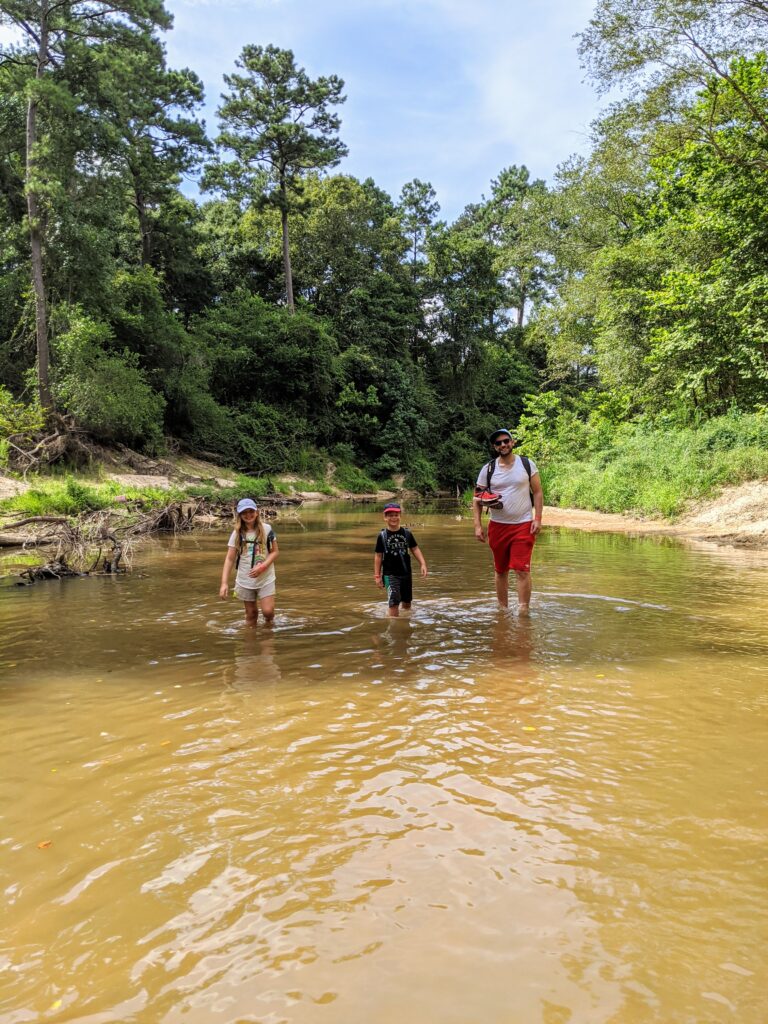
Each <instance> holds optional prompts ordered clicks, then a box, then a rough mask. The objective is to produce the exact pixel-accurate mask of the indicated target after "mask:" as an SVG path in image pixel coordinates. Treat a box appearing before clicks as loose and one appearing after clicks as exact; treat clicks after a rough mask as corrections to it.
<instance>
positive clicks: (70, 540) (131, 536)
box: [0, 498, 277, 584]
mask: <svg viewBox="0 0 768 1024" xmlns="http://www.w3.org/2000/svg"><path fill="white" fill-rule="evenodd" d="M137 504H138V503H137ZM132 505H133V503H132ZM231 514H232V506H231V503H229V502H226V503H225V502H211V501H208V500H206V499H205V498H194V499H189V500H186V501H170V502H168V504H167V505H163V506H162V507H160V508H154V509H151V510H150V511H146V512H144V511H141V509H140V508H137V507H135V506H134V507H131V508H127V507H126V505H125V504H123V505H121V506H120V507H118V508H111V509H102V510H101V511H98V512H89V513H87V514H84V515H81V516H80V517H79V518H78V519H77V520H70V519H67V518H65V517H63V516H26V517H25V518H23V519H19V520H17V521H16V522H12V523H6V524H5V525H4V527H3V529H4V530H5V531H8V532H6V533H2V534H0V544H2V543H3V539H7V543H6V546H11V545H14V544H15V545H17V546H19V547H21V546H22V545H23V546H25V547H29V546H31V545H32V544H34V545H43V544H47V545H55V547H56V550H55V554H54V556H53V558H51V559H50V560H49V561H48V562H46V563H45V564H44V565H39V566H32V567H29V568H26V569H24V571H23V572H21V573H20V576H19V579H18V582H20V583H25V584H29V583H34V582H36V581H38V580H44V579H62V578H64V577H68V576H92V575H104V574H114V573H123V572H126V571H127V569H128V568H129V567H130V564H131V556H132V553H133V549H134V547H135V545H136V544H137V543H138V542H139V541H140V540H141V538H142V537H145V536H148V535H150V534H153V533H183V532H188V531H191V530H194V529H195V526H196V524H197V525H199V524H200V521H201V519H203V520H206V521H207V522H208V523H209V524H210V523H211V522H213V523H216V522H219V521H220V520H221V519H223V518H229V517H230V516H231ZM261 514H262V516H263V517H264V518H265V519H271V518H274V516H275V515H277V512H276V510H275V509H273V508H263V509H262V513H261ZM21 527H27V529H29V528H30V527H32V528H33V530H34V532H33V533H27V532H25V533H24V534H22V535H14V534H13V533H12V532H11V531H14V530H17V529H20V528H21Z"/></svg>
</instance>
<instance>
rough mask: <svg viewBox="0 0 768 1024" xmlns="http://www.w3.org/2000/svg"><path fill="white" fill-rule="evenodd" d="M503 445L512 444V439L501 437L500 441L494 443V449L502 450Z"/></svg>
mask: <svg viewBox="0 0 768 1024" xmlns="http://www.w3.org/2000/svg"><path fill="white" fill-rule="evenodd" d="M503 444H512V438H511V437H500V438H499V439H498V441H494V442H493V447H494V448H500V447H501V446H502V445H503Z"/></svg>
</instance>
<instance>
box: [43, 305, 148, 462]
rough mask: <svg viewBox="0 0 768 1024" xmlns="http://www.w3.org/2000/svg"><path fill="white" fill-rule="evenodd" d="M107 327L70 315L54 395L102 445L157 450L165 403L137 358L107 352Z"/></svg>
mask: <svg viewBox="0 0 768 1024" xmlns="http://www.w3.org/2000/svg"><path fill="white" fill-rule="evenodd" d="M112 341H113V336H112V332H111V329H110V328H109V326H108V325H107V324H104V323H101V322H99V321H97V320H94V319H92V318H91V317H88V316H86V315H85V314H83V313H81V312H79V311H77V310H75V311H70V315H69V325H68V329H67V330H66V331H65V332H64V333H63V334H61V335H60V336H59V338H58V341H57V345H56V351H57V356H58V367H57V373H56V379H55V382H54V391H55V394H56V397H57V399H58V402H59V404H60V406H61V407H62V408H64V409H65V410H66V411H67V412H69V413H71V414H72V415H73V416H75V418H76V419H77V420H78V422H79V423H81V424H82V425H83V426H84V427H85V428H86V429H87V430H90V431H91V432H92V433H94V434H96V435H97V436H98V437H100V438H103V439H105V440H112V441H124V442H126V443H127V444H138V445H141V446H142V447H147V448H152V447H157V446H158V445H159V444H160V443H161V441H162V436H163V435H162V427H163V409H164V407H165V401H164V399H163V398H162V396H161V395H159V394H157V392H156V391H153V389H152V388H151V387H150V386H149V384H148V383H147V379H146V375H145V373H144V371H143V370H141V369H140V367H139V357H138V356H137V355H136V354H135V353H132V352H129V351H128V350H127V349H124V350H123V351H122V352H110V351H109V347H110V345H111V344H112Z"/></svg>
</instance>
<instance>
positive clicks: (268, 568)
mask: <svg viewBox="0 0 768 1024" xmlns="http://www.w3.org/2000/svg"><path fill="white" fill-rule="evenodd" d="M279 554H280V552H279V550H278V547H277V538H276V537H275V532H274V530H273V529H272V527H271V526H270V525H269V523H265V522H263V521H262V519H261V516H260V515H259V506H258V505H257V504H256V502H255V501H253V499H252V498H243V500H242V501H238V503H237V511H236V513H235V528H234V530H233V531H232V533H231V535H230V538H229V546H228V549H227V556H226V558H225V559H224V567H223V569H222V570H221V586H220V587H219V597H220V598H221V599H222V600H225V599H226V597H227V594H228V593H229V577H230V574H231V572H232V566H233V565H234V566H236V570H237V575H236V577H235V597H238V598H239V599H240V600H241V601H242V602H243V607H244V608H245V623H246V625H247V626H255V625H256V623H257V621H258V618H259V605H261V613H262V615H263V616H264V621H265V622H266V623H267V625H271V623H272V621H273V620H274V618H275V567H274V562H275V559H276V558H277V556H278V555H279Z"/></svg>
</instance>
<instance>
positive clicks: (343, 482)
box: [333, 465, 378, 494]
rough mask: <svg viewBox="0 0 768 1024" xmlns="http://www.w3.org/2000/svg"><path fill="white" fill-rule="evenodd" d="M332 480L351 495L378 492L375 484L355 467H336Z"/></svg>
mask: <svg viewBox="0 0 768 1024" xmlns="http://www.w3.org/2000/svg"><path fill="white" fill-rule="evenodd" d="M333 480H334V483H335V484H336V485H337V486H338V487H341V488H342V490H345V491H351V492H352V493H353V494H370V493H371V492H372V491H376V490H378V487H377V485H376V482H375V481H374V480H371V478H370V477H369V476H368V474H367V473H364V472H363V470H362V469H358V468H357V466H350V465H343V466H337V467H336V470H335V472H334V474H333Z"/></svg>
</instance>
